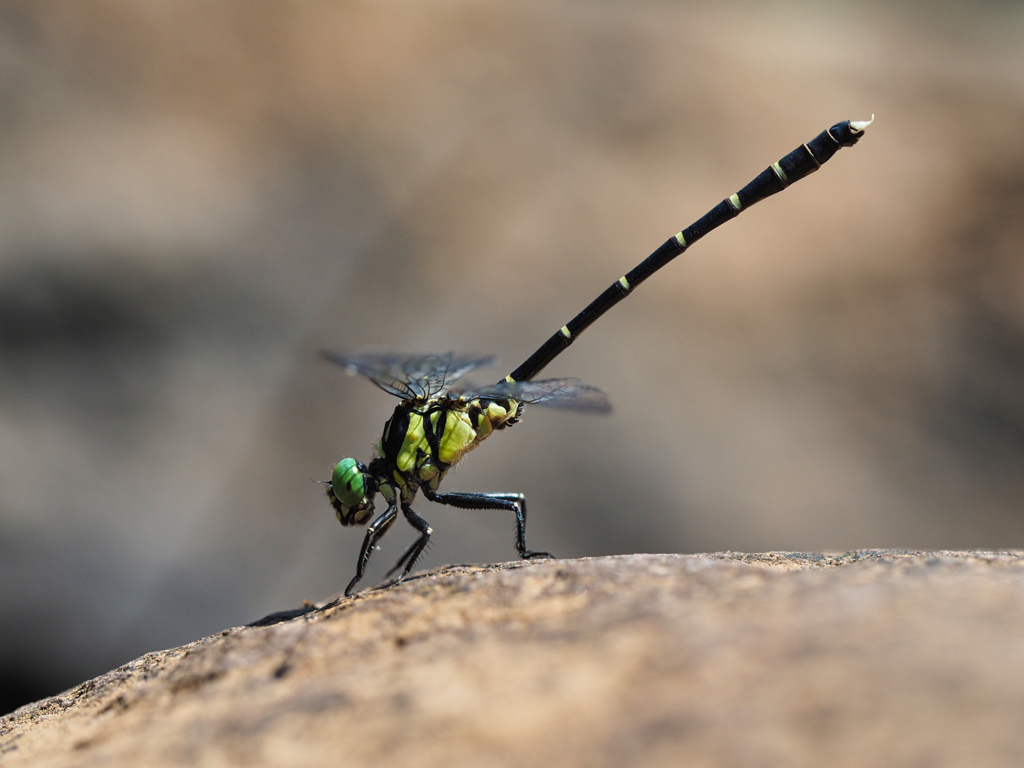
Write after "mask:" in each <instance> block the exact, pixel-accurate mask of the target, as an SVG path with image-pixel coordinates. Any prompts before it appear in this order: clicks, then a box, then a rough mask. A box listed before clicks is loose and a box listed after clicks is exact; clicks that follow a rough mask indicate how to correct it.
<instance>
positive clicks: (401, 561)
mask: <svg viewBox="0 0 1024 768" xmlns="http://www.w3.org/2000/svg"><path fill="white" fill-rule="evenodd" d="M402 514H403V515H405V519H406V520H408V521H409V525H411V526H412V527H413V528H415V529H416V530H417V531H419V532H420V537H419V538H418V539H416V541H414V542H413V543H412V546H410V547H409V548H408V549H407V550H405V554H403V555H402V556H401V557H400V558H398V562H397V563H395V567H394V568H392V569H391V570H390V571H388V573H387V575H388V576H390V575H391V574H392V573H394V572H395V571H397V570H398V569H399V568H401V569H402V573H401V575H400V576H399V577H398V581H401V580H402V579H404V578H405V577H406V576H408V575H409V571H411V570H412V567H413V566H414V565H416V561H417V560H419V559H420V555H422V554H423V550H424V549H426V547H427V542H428V541H430V534H432V533H433V532H434V531H433V529H432V528H431V527H430V525H429V524H428V523H427V521H426V520H424V519H423V518H422V517H420V516H419V515H418V514H416V513H415V512H414V511H413V509H412V507H407V506H405V505H402ZM403 566H404V567H403Z"/></svg>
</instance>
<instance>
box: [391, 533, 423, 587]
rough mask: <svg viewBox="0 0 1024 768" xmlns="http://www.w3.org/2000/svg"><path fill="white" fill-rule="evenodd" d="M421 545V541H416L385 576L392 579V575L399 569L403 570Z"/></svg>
mask: <svg viewBox="0 0 1024 768" xmlns="http://www.w3.org/2000/svg"><path fill="white" fill-rule="evenodd" d="M419 543H420V540H419V539H416V541H414V542H413V543H412V544H410V545H409V548H408V549H406V550H405V552H403V553H402V556H401V557H400V558H398V562H397V563H395V564H394V566H392V568H391V570H390V571H388V572H387V573H386V574H384V575H385V577H388V578H390V576H391V574H393V573H394V572H395V571H397V570H398V569H399V568H401V567H402V566H403V565H405V563H406V561H407V560H408V559H409V558H410V557H411V556H412V553H413V552H414V551H415V549H416V547H418V546H419Z"/></svg>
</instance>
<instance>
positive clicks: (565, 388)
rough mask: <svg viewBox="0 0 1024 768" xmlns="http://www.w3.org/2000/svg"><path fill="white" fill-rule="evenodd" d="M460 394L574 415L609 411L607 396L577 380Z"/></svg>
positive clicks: (503, 384) (503, 386) (498, 386)
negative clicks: (523, 404)
mask: <svg viewBox="0 0 1024 768" xmlns="http://www.w3.org/2000/svg"><path fill="white" fill-rule="evenodd" d="M459 394H461V395H462V397H464V398H466V399H467V400H469V399H472V398H477V397H478V398H481V399H484V400H504V399H505V398H510V399H512V400H518V401H519V402H521V403H531V404H536V405H545V406H548V407H550V408H566V409H570V410H574V411H590V412H591V413H607V412H608V411H610V410H611V409H612V405H611V403H609V402H608V396H607V395H606V394H605V393H604V392H602V391H601V390H600V389H598V388H597V387H591V386H590V385H588V384H584V383H583V382H581V381H580V380H579V379H544V380H542V381H517V382H515V383H511V384H510V383H508V382H505V381H502V382H499V383H497V384H491V385H489V386H484V387H477V388H475V389H473V390H471V391H467V392H460V393H459Z"/></svg>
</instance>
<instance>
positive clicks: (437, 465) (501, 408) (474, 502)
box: [323, 117, 874, 595]
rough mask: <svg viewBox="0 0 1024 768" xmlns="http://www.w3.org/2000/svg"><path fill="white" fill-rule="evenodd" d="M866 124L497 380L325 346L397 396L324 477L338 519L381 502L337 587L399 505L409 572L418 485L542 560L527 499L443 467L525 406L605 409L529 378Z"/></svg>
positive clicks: (555, 383) (563, 383)
mask: <svg viewBox="0 0 1024 768" xmlns="http://www.w3.org/2000/svg"><path fill="white" fill-rule="evenodd" d="M873 119H874V117H872V120H873ZM870 124H871V121H870V120H869V121H863V122H851V121H849V120H847V121H845V122H842V123H837V124H836V125H833V126H832V127H831V128H829V129H828V130H827V131H823V132H822V133H820V134H819V135H818V136H816V137H815V138H814V139H812V140H811V141H809V142H808V143H807V144H802V145H801V146H800V147H798V148H797V149H795V150H793V151H792V152H790V153H789V154H788V155H786V156H785V157H783V158H782V159H781V160H779V161H778V162H777V163H773V164H772V165H771V166H769V167H768V168H767V169H766V170H765V171H763V172H762V173H761V174H759V175H758V176H757V177H756V178H754V180H753V181H751V182H750V183H749V184H747V185H746V186H745V187H743V189H741V190H740V191H739V192H737V193H736V194H734V195H731V196H730V197H728V198H727V199H725V200H723V201H722V202H721V203H719V204H718V205H716V206H715V207H714V208H712V209H711V210H710V211H708V213H706V214H705V215H704V216H702V217H701V218H700V219H698V220H697V221H696V222H694V223H693V224H691V225H690V226H689V227H687V228H686V229H684V230H682V231H681V232H679V233H677V234H676V235H674V236H673V237H671V238H669V239H668V240H667V241H665V243H663V244H662V245H661V246H660V247H659V248H658V249H656V250H655V251H654V252H653V253H652V254H651V255H650V256H648V257H647V258H646V259H645V260H644V261H642V262H641V263H640V264H638V265H637V266H636V267H634V268H633V269H632V270H630V271H629V272H627V273H626V274H625V275H623V276H622V277H621V278H619V279H618V280H617V281H616V282H614V283H612V285H611V286H609V287H608V288H607V289H606V290H605V291H604V292H603V293H602V294H601V295H600V296H598V297H597V298H596V299H594V301H592V302H591V303H590V304H589V305H588V306H587V307H586V308H585V309H584V310H583V311H582V312H580V313H579V314H578V315H577V316H576V317H574V318H573V319H572V320H570V321H569V322H568V323H566V324H565V325H563V326H562V327H561V328H560V329H559V330H558V331H557V332H555V334H554V335H553V336H552V337H551V338H550V339H548V340H547V341H546V342H545V343H544V344H543V345H541V347H540V348H539V349H538V350H537V351H536V352H534V353H533V354H532V355H530V357H529V358H528V359H527V360H526V361H525V362H524V363H523V364H522V365H520V366H519V367H518V368H516V369H515V370H514V371H513V372H512V373H510V374H509V375H508V376H506V377H505V379H504V380H502V381H500V382H498V383H497V384H493V385H489V386H484V387H480V388H475V389H473V388H465V389H462V388H461V387H460V385H459V381H460V380H461V379H462V377H463V376H465V375H466V374H467V373H469V372H470V371H472V370H474V369H476V368H479V367H482V366H484V365H490V364H492V363H494V362H495V359H494V358H492V357H468V356H457V355H454V354H451V353H449V354H445V355H405V356H403V355H392V354H363V355H343V354H333V353H325V355H324V356H325V357H326V358H327V359H329V360H331V361H332V362H334V363H337V364H338V365H341V366H342V367H344V368H346V369H347V370H348V371H349V372H350V373H356V374H359V375H361V376H364V377H366V378H368V379H370V380H371V381H373V382H374V383H375V384H376V385H377V386H378V387H380V388H381V389H383V390H384V391H385V392H388V393H389V394H392V395H394V396H396V397H398V398H401V402H400V403H399V404H398V406H397V407H396V408H395V412H394V413H393V414H392V415H391V418H390V419H389V420H388V422H387V423H386V424H385V425H384V434H383V435H382V437H381V439H380V442H379V443H378V444H377V450H376V455H375V457H374V458H373V459H372V460H371V461H370V463H369V465H364V464H362V463H361V462H359V461H357V460H356V459H353V458H346V459H342V460H341V461H339V462H338V463H337V465H336V466H335V467H334V471H333V472H332V474H331V479H330V480H329V481H325V482H324V483H323V484H324V486H325V487H326V490H327V496H328V498H329V499H330V502H331V505H332V506H333V507H334V510H335V513H336V515H337V517H338V521H339V522H340V523H341V524H342V525H346V526H348V525H363V524H364V523H366V522H367V521H369V520H370V518H371V517H372V515H373V509H374V498H375V496H376V494H377V493H380V494H381V496H383V497H384V500H385V501H386V502H387V504H388V506H387V509H386V510H385V511H384V512H383V513H382V514H381V515H380V516H379V517H377V518H376V519H374V520H373V521H372V522H371V523H370V526H369V528H368V529H367V531H366V537H365V538H364V539H363V546H362V549H361V550H360V553H359V560H358V562H357V564H356V575H355V577H354V578H353V579H352V581H351V582H349V585H348V587H347V588H346V589H345V594H346V595H349V594H351V592H352V590H353V588H354V587H355V585H356V584H357V583H358V582H359V581H360V579H362V577H363V574H364V572H365V570H366V564H367V562H368V561H369V559H370V554H371V553H372V552H373V550H374V548H375V547H376V544H377V542H378V540H379V539H380V537H381V536H383V535H384V534H385V533H387V531H388V529H390V528H391V526H392V525H393V524H394V522H395V520H396V519H397V516H398V512H399V510H401V512H402V515H403V516H404V517H405V519H406V520H407V521H408V522H409V524H410V525H412V527H413V528H415V529H416V530H417V531H419V534H420V535H419V537H418V538H417V539H416V541H415V542H413V544H412V546H410V547H409V548H408V549H407V550H406V551H405V553H404V554H403V555H402V556H401V557H400V558H399V560H398V562H397V563H396V564H395V567H394V568H392V569H391V571H390V572H389V575H390V573H394V572H395V571H398V570H401V573H400V575H399V580H401V579H402V578H403V577H404V576H405V575H406V574H408V573H409V571H411V570H412V568H413V565H415V563H416V560H417V559H418V558H419V556H420V555H421V554H423V550H424V548H425V547H426V545H427V542H428V541H429V540H430V535H431V533H432V531H431V528H430V526H429V525H428V524H427V522H426V521H425V520H424V519H423V518H422V517H420V516H419V515H418V514H417V513H416V512H415V511H413V509H412V503H413V500H414V499H415V498H416V495H417V493H419V492H422V493H423V495H424V496H425V497H426V498H427V499H429V500H430V501H435V502H438V503H440V504H447V505H449V506H453V507H458V508H461V509H495V510H507V511H510V512H512V513H513V514H514V515H515V518H516V548H517V549H518V551H519V555H520V557H522V558H526V559H529V558H534V557H550V555H549V554H548V553H547V552H533V551H531V550H529V549H527V548H526V499H525V498H524V496H523V495H522V494H521V493H460V492H455V493H438V487H439V486H440V484H441V481H442V480H443V479H444V477H445V475H446V474H447V472H448V470H450V469H451V468H452V467H453V466H455V464H457V463H458V462H459V461H460V460H461V459H462V457H463V456H465V455H466V454H467V453H469V452H470V451H471V450H473V449H474V448H476V446H477V445H479V444H480V443H481V442H482V441H483V440H484V439H486V438H487V437H488V436H490V435H491V433H493V432H495V431H497V430H503V429H505V428H507V427H510V426H512V425H514V424H516V423H517V422H518V421H519V419H520V417H521V416H522V414H523V411H524V408H525V406H527V405H531V404H536V405H546V406H553V407H561V408H570V409H575V410H583V411H592V412H602V411H608V410H609V409H610V406H609V404H608V400H607V398H606V397H605V395H604V393H603V392H601V391H600V390H599V389H596V388H594V387H590V386H587V385H584V384H582V383H580V382H579V381H578V380H577V379H547V380H543V381H534V378H535V377H536V376H537V374H539V373H540V372H541V370H542V369H543V368H545V367H546V366H547V365H548V363H550V362H551V361H552V360H554V359H555V357H557V356H558V355H559V354H561V353H562V352H563V351H564V350H565V349H566V348H567V347H568V346H569V345H570V344H572V343H573V342H574V341H575V340H576V339H577V338H578V337H579V335H580V334H581V333H583V331H585V330H586V329H587V328H588V327H589V326H590V325H591V324H592V323H593V322H594V321H595V320H597V318H599V317H600V316H601V315H603V314H604V313H605V312H607V311H608V310H609V309H611V308H612V307H613V306H615V304H617V303H618V302H619V301H621V300H622V299H624V298H625V297H626V296H628V295H629V294H630V293H631V292H632V291H633V290H634V289H635V288H636V286H637V285H639V284H640V283H641V282H643V281H644V280H646V279H647V278H648V277H650V276H651V275H652V274H654V273H655V272H656V271H657V270H659V269H661V268H662V267H663V266H665V265H666V264H667V263H668V262H669V261H671V260H672V259H674V258H675V257H676V256H678V255H679V254H681V253H682V252H683V251H684V250H686V249H687V248H688V247H689V246H690V245H692V244H693V243H694V242H695V241H696V240H698V239H699V238H701V237H703V236H704V235H705V234H707V233H708V232H710V231H711V230H712V229H714V228H715V227H718V226H719V225H721V224H723V223H725V222H726V221H729V220H730V219H732V218H735V217H736V216H738V215H739V214H740V212H742V211H744V210H746V209H747V208H749V207H750V206H751V205H753V204H754V203H756V202H758V201H760V200H763V199H764V198H766V197H768V196H769V195H772V194H774V193H776V192H779V191H781V190H783V189H785V188H786V187H787V186H788V185H789V184H792V183H794V182H796V181H799V180H800V179H802V178H803V177H805V176H807V175H808V174H810V173H811V172H813V171H815V170H817V169H818V168H820V167H821V165H822V164H823V163H825V162H826V161H827V160H829V159H830V158H831V157H832V156H833V155H834V154H835V153H836V152H837V151H839V149H840V148H841V147H849V146H853V145H854V144H856V143H857V141H858V140H859V139H860V138H861V136H862V135H863V133H864V130H865V129H866V128H867V127H868V125H870Z"/></svg>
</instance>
